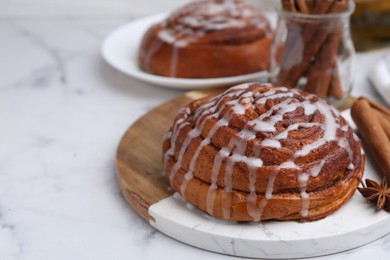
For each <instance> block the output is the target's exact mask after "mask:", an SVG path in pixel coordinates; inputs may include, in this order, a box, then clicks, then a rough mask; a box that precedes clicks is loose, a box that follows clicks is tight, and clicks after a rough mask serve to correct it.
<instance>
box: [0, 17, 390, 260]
mask: <svg viewBox="0 0 390 260" xmlns="http://www.w3.org/2000/svg"><path fill="white" fill-rule="evenodd" d="M124 22H126V20H125V19H123V18H121V19H114V18H106V19H103V18H88V19H83V18H78V19H57V18H53V17H52V18H47V17H46V18H41V19H39V18H36V19H25V20H23V19H20V18H19V19H3V20H0V259H2V260H3V259H5V260H9V259H10V260H12V259H18V260H19V259H29V260H30V259H33V260H35V259H37V260H38V259H39V260H40V259H227V257H226V256H224V255H220V254H216V253H211V252H208V251H204V250H201V249H197V248H194V247H191V246H188V245H185V244H183V243H181V242H178V241H175V240H173V239H171V238H169V237H167V236H165V235H163V234H162V233H160V232H157V231H156V230H155V229H154V228H153V227H151V226H150V225H149V224H148V223H146V222H145V221H143V220H142V219H141V218H140V217H138V216H137V215H136V214H135V213H134V212H133V211H132V210H131V208H130V207H129V206H128V205H127V203H126V202H125V201H124V199H123V198H122V196H121V195H120V192H119V189H118V186H117V183H116V179H115V165H114V158H115V150H116V147H117V144H118V142H119V139H120V137H121V136H122V134H123V133H124V131H125V130H126V129H127V127H128V126H129V125H130V124H131V123H132V122H134V121H135V120H136V119H137V118H138V117H139V116H140V115H142V114H143V113H145V112H146V111H148V110H149V109H150V108H152V107H154V106H156V105H158V104H160V103H162V102H164V101H166V100H168V99H170V98H172V97H174V96H176V95H178V94H180V93H182V92H180V91H174V90H169V89H165V88H164V89H163V88H158V87H154V86H151V85H148V84H145V83H142V82H139V81H136V80H133V79H131V78H129V77H127V76H125V75H122V74H121V73H119V72H117V71H115V70H113V69H111V68H110V67H109V66H108V65H106V63H105V62H104V61H103V60H102V58H101V57H100V54H99V53H100V46H101V42H102V40H103V39H104V37H105V35H107V33H109V32H110V31H112V30H113V29H115V28H116V27H117V26H119V25H121V24H122V23H124ZM382 53H383V52H373V53H365V54H361V55H359V56H358V58H357V64H356V65H357V70H358V72H359V73H357V77H356V84H355V87H354V90H353V93H354V94H355V95H360V94H364V95H366V96H369V97H372V98H375V99H377V100H379V101H380V98H379V97H378V96H377V94H376V93H375V91H374V90H372V88H371V86H370V84H369V83H368V81H367V79H366V76H367V72H368V71H367V69H366V68H367V67H369V66H370V65H372V64H373V63H374V62H375V61H376V60H377V59H378V58H380V56H381V54H382ZM384 228H389V227H384ZM389 253H390V235H387V236H385V237H383V238H381V239H379V240H377V241H375V242H373V243H370V244H368V245H365V246H363V247H360V248H357V249H354V250H350V251H347V252H344V253H340V254H335V255H331V256H327V257H320V258H317V259H343V260H347V259H367V258H368V257H370V258H371V257H373V258H375V259H387V257H388V255H389ZM228 259H235V258H233V257H229V258H228Z"/></svg>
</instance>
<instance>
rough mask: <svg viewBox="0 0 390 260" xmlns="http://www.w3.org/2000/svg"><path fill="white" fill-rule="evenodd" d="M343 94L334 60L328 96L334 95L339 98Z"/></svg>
mask: <svg viewBox="0 0 390 260" xmlns="http://www.w3.org/2000/svg"><path fill="white" fill-rule="evenodd" d="M343 95H344V94H343V88H342V85H341V79H340V74H339V71H338V65H337V61H336V64H335V65H334V67H333V73H332V79H331V81H330V86H329V92H328V96H329V97H334V98H336V99H341V98H342V97H343Z"/></svg>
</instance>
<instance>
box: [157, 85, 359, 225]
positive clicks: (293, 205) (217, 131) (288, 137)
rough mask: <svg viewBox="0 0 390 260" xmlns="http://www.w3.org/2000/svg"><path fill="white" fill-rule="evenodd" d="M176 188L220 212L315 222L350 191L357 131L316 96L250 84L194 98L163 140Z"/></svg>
mask: <svg viewBox="0 0 390 260" xmlns="http://www.w3.org/2000/svg"><path fill="white" fill-rule="evenodd" d="M163 154H164V160H163V161H164V170H165V174H166V176H167V177H168V179H169V181H170V183H171V185H172V187H173V189H174V190H175V191H177V192H178V193H180V194H181V195H182V196H183V197H184V198H185V199H186V200H187V201H188V202H189V203H191V204H193V205H195V206H196V207H198V208H200V209H201V210H203V211H206V212H208V213H209V214H210V215H213V216H215V217H218V218H223V219H227V220H236V221H262V220H270V219H276V220H300V221H306V220H316V219H320V218H324V217H326V216H327V215H329V214H331V213H332V212H334V211H336V210H337V209H338V208H339V207H341V206H342V205H343V204H344V203H345V202H346V201H348V200H349V198H350V197H351V196H352V195H353V193H354V192H355V190H356V187H357V185H358V183H359V180H360V178H361V176H362V173H363V168H364V152H363V150H362V148H361V143H360V141H359V139H358V137H357V136H356V135H355V134H354V132H353V131H352V129H351V128H350V126H349V125H348V123H347V122H346V120H345V119H344V118H343V117H342V116H341V115H340V113H339V112H338V111H337V110H336V109H334V108H333V107H331V106H329V105H328V104H326V103H325V102H324V101H323V100H321V99H318V98H317V97H316V96H314V95H312V94H308V93H306V92H303V91H300V90H298V89H292V90H289V89H287V88H284V87H275V86H272V85H270V84H261V83H247V84H242V85H238V86H236V87H233V88H230V89H229V90H227V91H226V92H224V93H222V94H220V95H218V96H215V97H205V98H202V99H199V100H196V101H193V102H191V103H190V104H188V105H187V106H185V107H184V108H182V109H181V110H180V111H179V113H178V114H177V116H176V118H175V120H174V123H173V126H172V128H171V129H170V131H169V132H168V133H167V135H166V137H165V139H164V142H163Z"/></svg>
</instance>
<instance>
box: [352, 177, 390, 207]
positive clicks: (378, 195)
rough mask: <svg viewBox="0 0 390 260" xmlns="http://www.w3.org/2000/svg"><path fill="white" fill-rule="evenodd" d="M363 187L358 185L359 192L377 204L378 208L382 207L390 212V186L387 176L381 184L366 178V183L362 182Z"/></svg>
mask: <svg viewBox="0 0 390 260" xmlns="http://www.w3.org/2000/svg"><path fill="white" fill-rule="evenodd" d="M362 186H363V188H361V187H358V190H359V192H360V193H361V194H362V195H363V197H365V198H366V199H368V200H369V201H370V202H372V203H375V204H376V210H377V211H379V210H381V209H384V210H386V211H387V212H390V187H387V181H386V177H384V178H383V179H382V182H381V184H379V183H377V182H375V181H373V180H370V179H366V185H364V183H362Z"/></svg>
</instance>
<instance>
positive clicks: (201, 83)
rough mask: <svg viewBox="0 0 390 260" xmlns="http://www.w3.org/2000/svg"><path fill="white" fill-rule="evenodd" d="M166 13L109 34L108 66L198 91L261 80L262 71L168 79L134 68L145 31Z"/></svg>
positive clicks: (104, 52)
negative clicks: (223, 76) (210, 76)
mask: <svg viewBox="0 0 390 260" xmlns="http://www.w3.org/2000/svg"><path fill="white" fill-rule="evenodd" d="M167 15H168V14H167V13H162V14H156V15H151V16H147V17H144V18H140V19H137V20H134V21H131V22H129V23H127V24H125V25H123V26H121V27H119V28H118V29H116V30H114V31H113V32H112V33H110V34H109V35H108V36H107V38H106V39H105V40H104V42H103V45H102V49H101V52H102V55H103V58H104V59H105V60H106V61H107V62H108V64H110V65H111V66H112V67H114V68H116V69H117V70H119V71H121V72H123V73H125V74H127V75H129V76H131V77H133V78H136V79H139V80H141V81H145V82H147V83H151V84H155V85H159V86H163V87H169V88H177V89H200V88H210V87H217V86H221V85H229V84H232V85H233V84H237V83H240V82H245V81H265V80H266V79H267V78H268V76H269V73H268V72H266V71H263V72H258V73H252V74H245V75H240V76H234V77H225V78H210V79H184V78H169V77H162V76H157V75H152V74H149V73H147V72H144V71H142V70H141V69H140V68H139V67H138V63H137V52H138V48H139V45H140V42H141V40H142V37H143V35H144V33H145V31H146V30H147V29H148V28H149V27H150V26H151V25H152V24H154V23H157V22H159V21H162V20H163V19H164V18H165V17H166V16H167Z"/></svg>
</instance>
